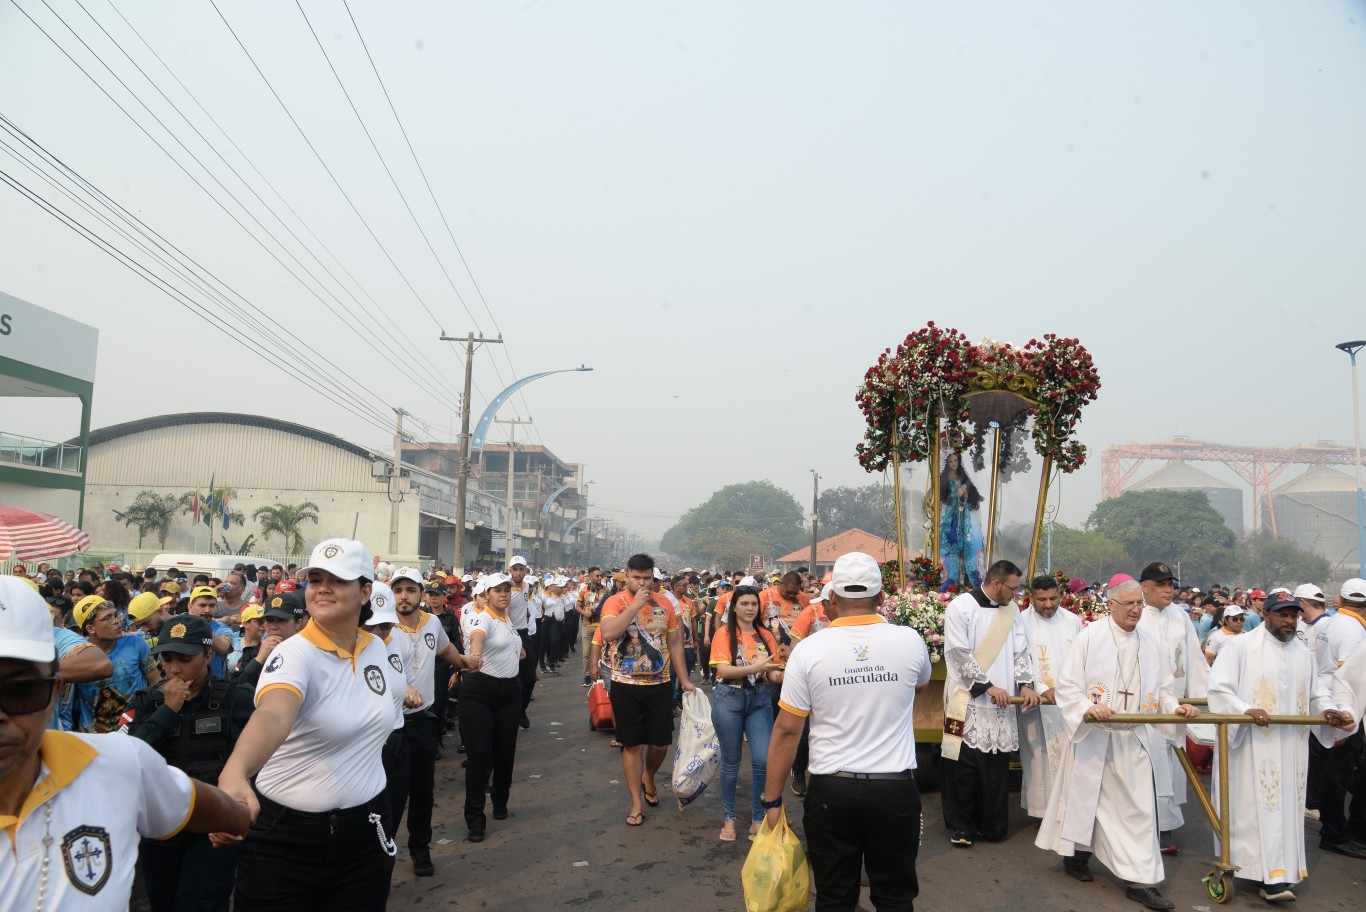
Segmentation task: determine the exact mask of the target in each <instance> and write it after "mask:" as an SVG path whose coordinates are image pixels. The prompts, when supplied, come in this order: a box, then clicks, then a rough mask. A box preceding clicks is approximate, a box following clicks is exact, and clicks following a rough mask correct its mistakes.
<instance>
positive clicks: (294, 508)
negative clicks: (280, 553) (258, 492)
mask: <svg viewBox="0 0 1366 912" xmlns="http://www.w3.org/2000/svg"><path fill="white" fill-rule="evenodd" d="M251 518H252V519H254V520H256V521H257V522H259V523H260V524H261V535H262V536H263V537H264V538H266V539H267V540H269V539H270V537H271V536H272V535H278V536H280V538H281V539H283V540H284V543H285V553H287V554H299V553H300V552H302V551H303V549H304V537H303V536H302V535H301V534H299V529H300V527H301V526H303V524H304V523H306V522H311V523H317V521H318V505H317V504H315V503H314V502H313V501H311V500H305V501H304V502H303V503H301V504H271V505H270V506H268V507H257V508H256V509H255V510H254V511H253V512H252V514H251Z"/></svg>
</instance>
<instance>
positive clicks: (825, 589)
mask: <svg viewBox="0 0 1366 912" xmlns="http://www.w3.org/2000/svg"><path fill="white" fill-rule="evenodd" d="M834 587H835V584H834V583H833V582H830V583H826V584H825V585H824V586H822V587H821V594H820V595H818V596H816V597H815V598H813V599H811V602H810V603H811V604H813V605H814V604H815V603H816V602H824V601H826V600H828V599H829V598H830V592H831V590H833V589H834Z"/></svg>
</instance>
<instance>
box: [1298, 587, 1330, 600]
mask: <svg viewBox="0 0 1366 912" xmlns="http://www.w3.org/2000/svg"><path fill="white" fill-rule="evenodd" d="M1294 597H1295V598H1297V599H1309V600H1310V601H1311V602H1326V601H1327V599H1326V598H1324V595H1323V590H1322V589H1320V588H1319V587H1318V586H1315V585H1314V584H1313V583H1301V584H1300V585H1298V586H1296V587H1295V592H1294Z"/></svg>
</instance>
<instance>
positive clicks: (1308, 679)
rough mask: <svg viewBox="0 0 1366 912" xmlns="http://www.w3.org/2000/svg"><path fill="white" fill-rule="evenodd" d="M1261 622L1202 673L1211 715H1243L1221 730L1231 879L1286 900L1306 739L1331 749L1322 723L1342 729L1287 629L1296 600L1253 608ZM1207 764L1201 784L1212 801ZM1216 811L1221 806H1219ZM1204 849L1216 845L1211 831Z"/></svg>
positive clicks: (1296, 876) (1299, 857) (1300, 874)
mask: <svg viewBox="0 0 1366 912" xmlns="http://www.w3.org/2000/svg"><path fill="white" fill-rule="evenodd" d="M1263 612H1264V616H1265V623H1263V624H1261V625H1259V626H1258V627H1257V629H1256V630H1254V631H1252V632H1251V633H1248V634H1244V635H1243V636H1240V637H1233V638H1232V639H1231V640H1229V642H1228V643H1227V644H1226V645H1225V646H1224V648H1223V649H1221V650H1220V651H1219V656H1218V658H1216V659H1215V660H1214V666H1213V667H1212V668H1211V669H1210V676H1209V709H1210V712H1212V713H1227V714H1231V715H1247V716H1250V717H1252V720H1253V722H1255V723H1256V724H1252V725H1234V726H1230V727H1229V735H1228V753H1229V757H1228V770H1229V805H1230V806H1229V808H1228V813H1229V860H1230V861H1231V862H1232V863H1233V864H1235V865H1237V866H1238V872H1237V876H1238V877H1243V878H1247V879H1249V880H1254V881H1260V882H1261V884H1262V887H1261V896H1262V897H1263V898H1264V899H1269V900H1276V901H1285V900H1293V899H1294V898H1295V895H1294V893H1293V892H1291V890H1290V885H1291V884H1297V883H1299V882H1300V881H1301V880H1303V879H1304V878H1305V877H1308V876H1309V869H1308V867H1307V865H1306V864H1305V855H1304V794H1305V779H1306V775H1307V774H1308V770H1309V737H1310V733H1311V731H1312V733H1313V736H1314V737H1317V738H1318V739H1319V741H1320V743H1322V744H1324V745H1325V746H1331V745H1332V743H1333V736H1332V732H1331V731H1330V730H1329V728H1328V725H1334V726H1338V727H1345V726H1346V725H1347V724H1348V720H1347V717H1345V716H1344V715H1343V714H1342V713H1339V712H1338V711H1337V707H1336V706H1335V705H1334V703H1333V699H1332V696H1331V695H1330V694H1329V693H1328V692H1327V690H1326V689H1325V688H1324V686H1323V683H1322V681H1321V680H1320V679H1319V678H1318V677H1317V676H1316V675H1315V674H1314V667H1313V661H1312V658H1311V656H1310V654H1309V648H1308V647H1307V646H1305V644H1304V643H1303V642H1301V641H1300V639H1299V638H1298V637H1297V636H1296V635H1295V627H1296V623H1297V622H1298V620H1299V612H1300V606H1299V602H1298V601H1297V600H1295V599H1293V598H1289V597H1285V596H1281V595H1279V594H1277V595H1275V596H1273V597H1272V599H1271V601H1269V602H1268V603H1267V605H1266V607H1265V608H1264V609H1263ZM1272 715H1281V716H1303V715H1314V716H1319V715H1321V716H1323V718H1324V722H1325V723H1327V724H1326V725H1325V726H1323V727H1322V728H1317V729H1311V730H1306V728H1305V727H1304V726H1300V725H1268V716H1272ZM1218 769H1219V767H1218V764H1216V765H1215V774H1214V787H1213V788H1212V789H1211V792H1212V796H1213V798H1214V802H1215V805H1216V807H1217V806H1218V801H1219V773H1218ZM1219 811H1220V813H1223V812H1224V811H1223V809H1222V808H1219ZM1214 841H1215V847H1214V851H1215V852H1218V851H1219V838H1218V834H1217V833H1216V834H1215V840H1214Z"/></svg>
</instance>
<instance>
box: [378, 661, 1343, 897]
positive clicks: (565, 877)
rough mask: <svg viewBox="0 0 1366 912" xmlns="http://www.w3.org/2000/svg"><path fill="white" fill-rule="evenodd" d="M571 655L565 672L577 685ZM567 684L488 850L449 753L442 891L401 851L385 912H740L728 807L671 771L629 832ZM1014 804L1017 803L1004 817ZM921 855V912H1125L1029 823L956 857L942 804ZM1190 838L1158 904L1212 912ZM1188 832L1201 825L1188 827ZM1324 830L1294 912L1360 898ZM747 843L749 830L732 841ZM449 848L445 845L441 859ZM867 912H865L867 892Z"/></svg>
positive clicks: (796, 811)
mask: <svg viewBox="0 0 1366 912" xmlns="http://www.w3.org/2000/svg"><path fill="white" fill-rule="evenodd" d="M576 658H577V655H574V656H571V659H570V662H569V663H568V664H567V665H566V668H567V669H572V667H573V665H574V662H573V660H574V659H576ZM581 681H582V678H581V677H580V676H578V675H574V674H571V673H568V672H566V673H565V674H563V675H560V676H559V677H549V678H543V679H542V681H541V683H540V684H539V685H538V687H537V689H536V699H535V700H534V701H533V702H532V704H531V711H530V717H531V722H532V726H531V729H530V730H529V731H523V732H522V733H521V737H520V740H519V741H518V745H517V766H516V771H515V775H514V777H513V788H512V798H511V802H510V805H509V807H510V810H511V817H510V818H509V819H508V820H506V821H501V822H500V821H494V820H492V819H490V821H489V829H488V838H487V839H486V840H485V841H484V842H482V843H479V844H471V843H468V842H465V841H464V838H465V826H464V821H463V819H462V818H461V803H462V801H463V783H464V779H463V776H462V773H463V770H461V768H460V765H459V761H460V755H459V754H457V753H456V752H455V750H454V747H455V745H454V740H453V735H454V733H452V740H451V743H448V745H447V750H446V753H445V754H444V756H443V757H442V758H441V760H439V761H438V766H437V805H438V806H437V809H436V813H435V815H434V818H435V820H436V821H438V826H437V828H436V833H435V840H436V842H437V844H435V845H433V846H432V854H433V858H434V860H435V862H436V866H437V871H436V876H435V877H431V878H423V879H421V880H419V879H416V878H414V877H413V876H412V868H411V865H410V863H409V862H408V860H407V854H406V852H405V851H404V850H403V848H402V835H401V834H400V849H399V858H398V865H397V866H396V867H395V870H394V886H393V891H392V893H391V895H390V900H389V907H390V908H391V909H409V908H413V907H422V908H440V909H461V910H473V909H479V910H488V912H523V910H530V909H547V908H564V909H585V910H596V909H614V910H615V909H628V908H645V907H648V908H652V909H656V910H667V912H717V910H721V912H729V910H743V909H744V897H743V894H742V891H741V886H740V869H741V866H742V865H743V864H744V859H745V852H746V849H747V848H748V845H749V844H748V842H747V841H745V839H744V836H743V835H741V838H740V840H739V841H738V842H735V843H722V842H720V841H718V840H717V838H716V835H717V832H718V831H719V830H720V826H721V803H720V798H719V797H718V796H717V794H716V787H715V786H714V787H712V788H711V789H709V790H708V793H707V794H706V795H704V796H703V797H702V798H700V799H699V800H698V801H696V802H694V803H693V804H692V805H690V806H689V807H688V808H687V809H686V810H683V811H680V810H679V809H678V807H677V802H675V801H672V796H671V793H670V791H669V786H668V781H669V780H668V776H667V771H668V769H669V767H670V765H671V762H672V761H671V759H670V760H666V761H665V769H664V771H662V772H661V774H660V793H661V797H663V798H664V802H663V803H662V804H661V806H660V807H659V808H656V809H654V810H653V811H649V809H647V811H648V813H647V815H646V821H645V825H644V826H642V827H639V828H628V827H627V826H626V824H625V817H626V812H627V809H628V804H627V795H626V791H625V787H624V785H623V784H622V781H621V780H622V772H621V761H620V753H619V752H618V751H616V750H614V749H612V748H611V747H609V746H608V742H609V741H610V740H611V734H610V733H606V732H602V733H599V732H592V731H590V730H589V728H588V710H587V705H586V695H587V693H588V691H587V689H586V688H583V687H580V686H579V685H580V683H581ZM748 784H749V772H748V763H746V764H745V765H743V766H742V767H741V778H740V788H741V797H740V799H738V801H737V805H738V806H740V807H747V801H748V794H749V792H748ZM788 796H789V809H788V814H789V817H790V818H791V819H792V821H793V823H794V826H795V828H796V829H797V830H798V831H799V832H800V829H801V805H800V803H799V802H796V801H792V800H791V792H790V790H789V792H788ZM1015 799H1016V796H1014V795H1012V802H1014V801H1015ZM924 804H925V816H924V839H923V844H922V847H921V850H920V858H919V863H918V865H917V867H918V870H919V872H920V883H921V893H920V899H919V901H918V904H919V905H920V907H921V908H924V909H943V908H958V909H972V910H998V909H999V910H1011V912H1019V910H1034V909H1044V910H1060V912H1073V910H1076V912H1082V910H1085V912H1096V910H1109V909H1115V910H1134V909H1137V908H1139V907H1138V906H1137V905H1135V904H1134V903H1132V902H1129V901H1128V900H1126V899H1125V898H1124V890H1123V886H1122V885H1120V884H1119V883H1118V882H1117V881H1115V880H1114V879H1113V878H1111V877H1110V876H1109V875H1108V874H1106V873H1104V872H1103V871H1102V870H1100V866H1099V865H1098V864H1096V865H1094V867H1095V868H1097V871H1096V873H1097V879H1096V882H1095V883H1092V884H1080V883H1077V882H1076V881H1073V880H1071V879H1070V878H1068V877H1066V876H1064V875H1063V873H1062V870H1061V867H1060V865H1059V863H1058V860H1057V858H1056V857H1055V856H1054V855H1052V854H1051V853H1048V852H1044V851H1042V850H1040V849H1036V848H1035V847H1034V844H1033V839H1034V833H1035V827H1034V825H1033V823H1032V822H1031V821H1030V820H1028V818H1026V817H1025V816H1024V814H1023V812H1022V811H1019V809H1018V808H1016V809H1015V810H1014V811H1013V812H1012V825H1011V836H1010V838H1009V839H1008V840H1007V841H1006V842H1004V843H1000V844H997V845H985V844H979V845H978V846H977V847H975V848H972V849H956V848H953V847H952V846H950V845H949V844H948V838H947V834H946V833H945V831H944V826H943V821H942V818H941V816H940V810H939V797H938V795H936V794H929V795H926V796H925V802H924ZM1186 809H1187V819H1188V821H1189V822H1188V823H1187V825H1186V826H1185V828H1184V829H1183V830H1181V831H1179V833H1178V841H1179V843H1180V846H1181V854H1180V855H1179V856H1176V857H1172V858H1168V859H1167V860H1166V871H1167V880H1166V883H1165V884H1164V885H1163V892H1164V893H1165V894H1166V895H1167V896H1168V897H1169V898H1171V899H1172V900H1173V901H1174V902H1176V904H1177V909H1179V910H1190V909H1198V908H1201V907H1205V908H1210V907H1212V906H1213V904H1212V903H1211V902H1210V901H1209V899H1208V897H1207V896H1206V895H1205V891H1204V887H1203V885H1202V884H1201V878H1202V877H1203V876H1204V875H1205V873H1206V871H1207V870H1208V860H1209V858H1210V857H1211V854H1212V852H1211V849H1212V840H1211V836H1210V828H1209V825H1208V823H1207V822H1206V821H1205V820H1204V819H1203V814H1201V812H1200V810H1199V808H1198V806H1197V805H1196V804H1194V803H1193V802H1192V803H1191V804H1188V805H1187V808H1186ZM1197 816H1198V817H1199V819H1197ZM1317 826H1318V825H1317V824H1316V823H1313V822H1309V823H1308V827H1309V830H1310V836H1309V844H1310V850H1309V870H1310V876H1309V879H1308V880H1307V881H1306V882H1305V883H1304V884H1303V885H1301V887H1300V890H1299V896H1300V901H1299V903H1298V905H1299V907H1301V908H1313V909H1316V910H1319V909H1323V910H1333V909H1358V908H1360V907H1361V904H1362V902H1363V901H1366V898H1363V896H1362V895H1361V891H1360V890H1359V889H1358V887H1357V878H1358V877H1366V862H1358V861H1355V860H1353V859H1349V858H1343V857H1341V856H1337V855H1323V854H1321V853H1320V852H1319V851H1318V850H1317V844H1318V839H1317ZM741 833H742V834H743V833H744V830H743V829H741ZM443 840H446V842H445V844H441V843H442V841H443ZM1268 905H1269V904H1268V903H1266V902H1265V901H1263V900H1262V899H1260V898H1258V897H1257V895H1256V889H1255V886H1254V885H1252V884H1249V883H1247V882H1242V881H1240V882H1239V883H1238V893H1237V895H1236V896H1235V897H1234V898H1233V900H1232V901H1231V902H1230V903H1228V905H1227V906H1226V908H1229V909H1235V908H1266V907H1267V906H1268ZM860 908H861V909H867V910H872V908H873V907H872V904H871V903H870V902H869V901H868V899H867V895H866V890H865V895H864V899H863V902H862V903H861V905H860Z"/></svg>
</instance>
